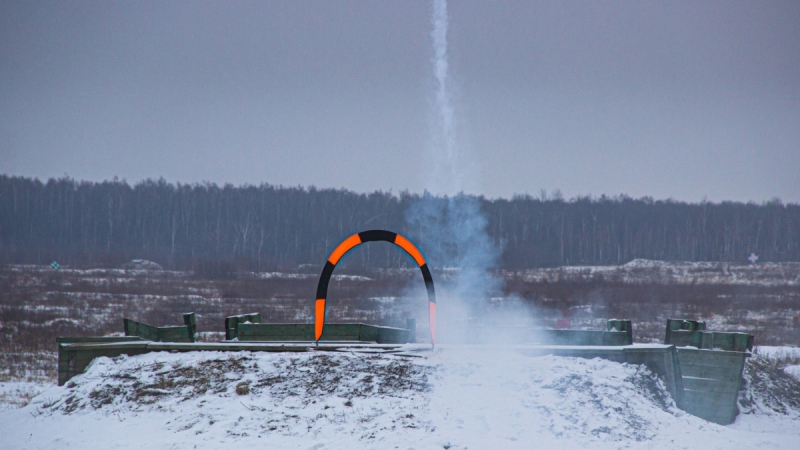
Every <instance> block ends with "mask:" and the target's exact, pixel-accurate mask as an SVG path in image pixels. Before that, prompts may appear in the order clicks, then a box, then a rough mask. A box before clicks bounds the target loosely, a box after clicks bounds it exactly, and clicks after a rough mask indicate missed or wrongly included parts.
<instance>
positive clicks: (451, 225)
mask: <svg viewBox="0 0 800 450" xmlns="http://www.w3.org/2000/svg"><path fill="white" fill-rule="evenodd" d="M432 6H433V8H432V16H431V24H432V31H431V38H432V41H433V58H432V61H431V62H432V66H433V75H434V78H435V92H434V96H433V102H432V105H433V108H432V109H433V111H432V115H431V117H432V120H431V122H432V123H431V137H430V144H429V160H430V161H432V162H433V164H432V167H433V168H432V173H431V174H429V180H428V186H427V188H428V189H431V190H433V191H434V192H438V193H443V194H444V195H443V196H442V197H440V196H436V195H432V194H431V193H430V192H429V191H428V190H427V189H426V192H425V194H424V195H423V196H422V197H421V198H420V200H419V201H417V202H416V203H414V204H413V205H411V206H410V208H409V209H408V210H407V212H406V221H407V223H408V224H409V226H410V229H411V235H412V236H414V237H416V239H418V240H419V241H420V244H421V248H423V249H424V251H425V252H426V256H427V259H428V261H429V262H430V264H431V267H432V268H433V269H434V270H436V269H438V270H439V274H438V275H439V278H440V280H439V281H437V299H438V311H439V314H438V328H439V336H438V340H439V341H440V342H463V341H464V339H465V338H466V336H464V335H463V331H462V330H465V329H467V328H469V327H467V326H465V325H467V324H468V323H471V322H474V321H475V320H476V318H477V316H478V315H480V314H481V312H482V311H484V310H485V309H486V308H487V307H488V306H489V305H490V303H491V301H490V300H491V299H492V298H493V297H494V298H496V297H497V296H498V295H500V291H501V280H499V279H498V278H497V277H495V276H493V274H492V272H491V270H492V269H493V268H495V267H496V263H497V260H498V257H499V248H498V246H497V245H496V244H495V243H494V242H493V241H492V240H491V239H490V238H489V236H488V234H487V232H486V226H487V220H486V217H485V216H484V214H483V213H482V211H481V208H480V203H479V201H478V199H477V198H475V197H472V196H469V195H466V194H464V192H463V190H464V183H465V181H466V180H470V181H473V180H475V179H477V178H478V176H477V175H478V174H477V173H475V172H474V171H472V170H470V169H471V168H470V166H469V165H468V164H465V161H466V160H467V158H466V152H465V151H464V149H465V145H464V143H463V138H462V137H461V135H459V134H458V129H459V127H458V125H459V124H458V123H457V120H456V117H457V114H456V109H455V108H454V102H453V99H454V92H453V81H452V77H451V74H450V73H449V64H448V52H447V27H448V17H447V1H446V0H434V1H433V5H432ZM440 281H441V282H440Z"/></svg>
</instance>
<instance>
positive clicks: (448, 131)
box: [431, 0, 463, 195]
mask: <svg viewBox="0 0 800 450" xmlns="http://www.w3.org/2000/svg"><path fill="white" fill-rule="evenodd" d="M431 22H432V25H433V30H432V31H431V37H432V38H433V75H434V77H435V78H436V96H435V110H436V111H435V119H434V120H435V126H434V131H433V133H432V134H433V136H432V138H433V147H434V148H435V149H436V150H438V151H437V152H436V153H437V155H435V156H437V157H436V158H435V159H434V161H435V164H436V168H437V172H439V173H437V174H436V175H438V176H437V177H436V179H437V180H439V182H440V183H441V182H444V186H441V185H440V186H437V187H438V188H440V189H441V188H444V189H443V190H444V193H446V194H448V195H454V194H456V193H458V192H460V191H461V189H462V188H463V187H462V185H461V179H460V177H459V171H458V169H457V164H458V161H457V159H456V157H457V154H456V129H455V114H454V109H453V98H452V92H451V89H452V87H451V84H452V83H451V81H450V75H449V62H448V58H447V25H448V21H447V0H434V1H433V16H432V18H431ZM442 156H444V159H443V158H442ZM443 172H444V173H443Z"/></svg>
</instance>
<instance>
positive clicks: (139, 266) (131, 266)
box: [122, 259, 164, 270]
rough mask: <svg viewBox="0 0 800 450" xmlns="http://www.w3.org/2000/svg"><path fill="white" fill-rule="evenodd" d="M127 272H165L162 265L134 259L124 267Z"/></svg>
mask: <svg viewBox="0 0 800 450" xmlns="http://www.w3.org/2000/svg"><path fill="white" fill-rule="evenodd" d="M122 268H123V269H125V270H164V268H163V267H161V264H158V263H154V262H153V261H148V260H146V259H133V260H130V261H128V262H126V263H125V264H123V265H122Z"/></svg>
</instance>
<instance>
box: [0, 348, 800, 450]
mask: <svg viewBox="0 0 800 450" xmlns="http://www.w3.org/2000/svg"><path fill="white" fill-rule="evenodd" d="M422 355H423V356H424V357H402V356H392V355H388V354H364V353H347V352H339V353H328V352H311V353H299V354H290V353H248V352H241V353H217V352H195V353H183V354H170V353H151V354H147V355H141V356H134V357H120V358H116V359H109V358H99V359H97V360H95V362H94V363H93V364H92V365H91V366H90V368H89V370H88V371H87V372H86V373H85V374H83V375H80V376H78V377H75V378H73V379H72V380H71V382H70V383H67V385H66V386H63V387H55V386H53V387H50V388H48V389H46V390H45V391H44V392H42V393H41V394H40V395H38V396H37V397H35V398H34V399H33V401H32V402H31V403H30V404H29V405H28V406H26V407H24V408H20V409H14V410H7V411H3V412H0V436H2V438H1V439H0V448H2V449H6V448H9V449H17V448H31V449H37V448H41V449H59V448H82V449H125V448H136V449H141V448H152V449H169V448H175V449H183V448H189V449H192V448H198V449H217V448H251V447H252V448H255V447H256V446H258V447H259V448H261V447H263V448H278V449H282V448H286V449H303V450H305V449H317V450H320V449H343V448H375V449H394V448H398V449H403V450H407V449H409V448H413V449H417V450H419V449H467V448H469V449H529V448H562V449H569V448H582V449H584V448H609V449H610V448H614V449H616V448H655V447H669V448H699V447H702V448H705V449H715V448H733V447H736V448H761V449H769V448H797V442H800V417H799V416H798V414H797V411H789V412H788V413H785V414H778V413H775V412H774V411H765V410H764V409H763V408H759V407H754V408H752V409H751V410H750V411H749V414H742V415H740V416H739V418H738V419H737V421H736V423H735V424H733V425H731V426H727V427H725V426H719V425H715V424H712V423H708V422H705V421H703V420H702V419H699V418H696V417H693V416H691V415H688V414H686V413H683V412H682V411H680V410H678V409H677V408H675V406H674V404H673V402H672V400H671V399H670V397H669V396H668V395H667V394H666V392H665V390H664V387H663V385H662V384H661V382H660V381H658V380H657V378H655V377H654V376H653V375H652V373H650V372H649V371H648V370H647V369H645V368H643V367H641V366H632V365H626V364H619V363H614V362H610V361H606V360H600V359H593V360H586V359H578V358H566V357H553V356H545V357H528V356H523V355H520V354H518V353H515V352H513V351H511V350H503V349H493V350H489V349H486V348H483V349H478V348H467V347H447V346H439V347H438V348H437V349H436V351H435V352H433V353H426V354H422Z"/></svg>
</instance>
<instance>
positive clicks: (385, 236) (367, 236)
mask: <svg viewBox="0 0 800 450" xmlns="http://www.w3.org/2000/svg"><path fill="white" fill-rule="evenodd" d="M358 237H359V238H361V242H362V243H364V242H375V241H386V242H391V243H394V239H395V237H397V233H392V232H391V231H386V230H367V231H362V232H361V233H358Z"/></svg>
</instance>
